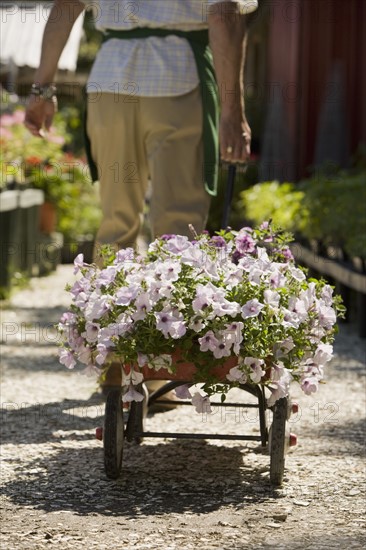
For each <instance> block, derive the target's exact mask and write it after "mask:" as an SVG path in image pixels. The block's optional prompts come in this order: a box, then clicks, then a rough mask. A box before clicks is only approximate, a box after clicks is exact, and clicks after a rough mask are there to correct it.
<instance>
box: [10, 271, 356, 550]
mask: <svg viewBox="0 0 366 550" xmlns="http://www.w3.org/2000/svg"><path fill="white" fill-rule="evenodd" d="M71 277H72V267H71V266H60V267H59V268H58V270H57V272H56V273H54V274H53V275H51V276H49V277H47V278H42V279H35V280H32V283H31V287H30V288H29V289H26V290H23V291H20V292H18V293H17V294H16V295H15V296H14V297H13V299H12V300H11V302H10V304H8V306H7V307H6V308H5V309H4V311H3V314H2V324H1V328H2V333H3V334H2V343H3V352H2V391H1V401H2V468H1V478H2V513H3V519H2V523H1V540H0V542H1V547H2V548H4V550H13V549H27V550H31V549H32V550H33V549H45V548H50V547H52V545H54V546H57V547H58V548H60V549H68V548H73V549H81V548H83V549H89V548H90V549H92V548H96V549H98V550H99V549H112V548H113V549H125V550H130V549H131V550H132V549H141V550H142V549H152V550H178V549H179V550H188V549H195V550H196V549H199V550H209V549H210V550H211V549H220V550H239V549H240V550H241V549H262V548H263V549H265V548H266V549H273V548H277V549H282V548H283V549H291V550H292V549H299V550H300V549H301V550H304V549H309V550H310V549H313V550H319V549H333V548H336V549H338V548H341V549H349V548H351V549H356V548H357V549H360V548H365V547H366V533H365V522H366V520H365V507H366V506H365V503H366V499H365V460H364V459H365V449H364V446H363V444H364V432H365V423H364V417H365V408H366V405H365V394H366V392H365V389H366V387H365V341H364V340H363V341H362V340H360V339H359V338H358V337H357V336H356V335H355V334H356V331H355V330H354V328H353V327H352V326H345V325H343V326H342V327H341V333H340V335H339V336H338V338H337V341H336V346H335V347H336V356H335V359H334V360H333V361H332V364H331V366H330V368H329V369H328V372H329V378H328V381H327V384H326V385H324V386H322V388H321V391H320V392H319V393H318V394H317V395H316V396H315V397H306V396H304V395H300V391H299V390H298V388H297V387H294V388H293V391H292V396H293V398H296V399H297V400H298V402H299V404H300V411H299V413H298V414H297V415H294V416H292V417H291V419H290V425H291V431H293V432H295V433H297V435H298V438H299V442H298V445H297V447H296V448H295V449H293V450H291V451H290V452H289V454H288V455H287V458H286V482H285V485H284V487H283V488H282V489H280V490H274V489H272V488H271V486H270V485H269V476H268V468H269V457H268V455H267V454H265V453H264V452H262V451H261V449H260V448H259V447H258V445H257V444H255V443H248V444H245V445H244V444H241V443H239V442H237V441H228V442H215V441H210V442H207V441H193V440H164V439H156V440H146V441H145V443H143V444H142V445H140V446H137V445H135V444H130V445H128V446H126V448H125V451H124V460H123V476H122V478H121V479H120V480H118V481H109V480H107V479H106V477H105V474H104V470H103V452H102V444H101V442H100V441H97V440H96V439H95V438H94V433H95V427H96V426H99V425H102V423H103V414H104V403H103V401H102V399H101V398H100V397H99V396H98V395H96V394H95V390H96V383H95V380H94V379H90V378H87V377H85V376H81V375H80V374H79V373H77V372H76V371H72V372H69V371H67V370H66V369H65V368H64V367H62V366H60V365H59V364H58V361H57V348H56V346H55V341H56V338H57V336H56V333H55V331H54V330H53V328H52V325H53V323H54V322H56V321H57V320H58V318H59V316H60V314H61V313H62V311H63V310H64V309H65V307H67V305H68V303H69V299H68V297H67V295H66V293H65V292H63V291H62V289H63V288H64V285H65V283H66V281H70V280H71ZM253 415H254V413H253V412H251V413H250V414H249V413H247V414H243V413H239V410H238V409H234V408H233V409H229V410H227V414H226V415H225V414H223V412H221V410H215V411H214V414H213V415H212V416H211V417H210V418H206V417H202V416H199V415H197V414H196V413H194V412H193V411H192V410H190V408H189V407H182V408H181V409H179V413H178V412H177V411H169V412H166V413H163V414H155V415H151V416H149V418H148V429H150V430H153V431H163V430H165V431H174V430H182V431H184V430H185V431H188V432H198V431H202V430H204V431H205V432H208V431H212V432H215V431H218V432H223V433H225V432H228V433H236V432H238V431H246V432H248V431H249V433H250V432H252V431H253V432H254V431H256V430H257V429H258V422H257V420H256V418H254V417H253Z"/></svg>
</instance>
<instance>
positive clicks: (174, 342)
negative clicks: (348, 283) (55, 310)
mask: <svg viewBox="0 0 366 550" xmlns="http://www.w3.org/2000/svg"><path fill="white" fill-rule="evenodd" d="M290 240H291V239H290V236H289V235H288V234H285V233H283V232H281V231H275V230H274V229H273V228H272V227H271V226H270V224H268V223H264V224H262V225H261V226H260V227H259V228H256V229H252V228H249V227H245V228H243V229H241V230H240V231H231V230H228V231H221V232H220V233H218V234H217V235H215V236H213V237H211V236H210V235H208V234H207V233H203V234H201V235H195V237H194V240H192V241H190V240H189V239H188V238H187V237H184V236H180V235H164V236H162V237H161V238H159V239H156V240H155V241H153V242H152V243H151V244H150V246H149V249H148V252H147V254H146V255H145V256H141V255H138V254H137V253H136V252H135V251H134V250H133V249H132V248H127V249H124V250H120V251H118V252H116V253H113V252H112V251H111V250H108V251H107V250H106V251H105V252H104V259H105V265H104V267H103V268H98V267H97V266H96V265H94V264H92V265H87V264H85V263H84V262H83V257H82V256H81V255H80V256H78V257H77V258H76V260H75V273H79V276H78V279H77V281H76V282H75V283H74V284H73V285H72V286H71V287H69V291H70V293H71V295H72V305H71V308H70V311H68V312H66V313H64V314H63V316H62V318H61V322H60V324H59V330H60V332H61V334H62V337H63V344H62V348H61V350H60V361H61V363H63V364H64V365H66V366H67V367H68V368H73V367H74V366H75V364H76V363H77V362H80V363H83V364H85V365H86V371H87V372H92V371H97V372H101V371H102V370H103V369H104V368H105V366H106V365H107V363H108V360H109V358H110V357H111V356H112V355H113V357H114V358H116V357H119V358H120V360H121V365H122V366H123V370H124V376H123V398H122V399H123V401H125V402H126V401H140V400H142V399H143V395H142V394H141V393H139V391H137V386H138V384H140V383H141V382H142V380H143V379H144V378H145V379H146V378H147V377H150V378H162V379H166V378H169V377H170V378H173V379H174V377H177V379H182V378H183V379H186V380H187V379H188V380H191V379H192V381H193V382H200V383H203V386H202V387H201V388H200V389H199V390H198V391H197V392H196V393H195V394H194V395H193V403H194V404H195V406H196V409H197V410H198V411H199V410H202V405H203V403H204V404H205V407H206V410H207V405H208V402H209V397H210V395H212V394H213V393H221V395H222V400H224V399H225V394H226V392H227V391H228V390H229V389H230V388H231V387H233V386H238V385H240V384H253V385H255V384H260V385H264V386H266V387H267V388H268V390H269V392H268V395H269V398H268V405H269V406H272V405H273V404H274V403H275V402H276V401H277V400H278V399H280V398H282V397H286V396H287V395H288V393H289V385H290V382H291V381H297V382H299V384H300V385H301V388H302V390H303V391H304V392H305V393H306V394H311V393H313V392H316V391H317V390H318V386H319V383H320V382H321V381H322V380H323V376H324V372H323V371H324V367H325V365H326V363H327V362H328V361H329V360H330V359H331V357H332V351H333V348H332V342H333V338H334V334H335V332H336V318H337V313H339V314H340V313H341V312H342V309H343V308H342V306H341V304H340V299H339V298H338V297H334V296H333V289H332V287H331V286H330V285H328V284H327V283H326V282H325V281H323V280H316V279H311V278H307V275H306V270H305V269H303V268H301V267H297V266H295V264H294V261H293V257H292V254H291V252H290V250H289V247H288V242H289V241H290ZM149 373H150V376H149ZM179 395H180V396H181V395H182V392H180V393H179ZM188 395H189V392H188V390H187V392H185V397H187V396H188ZM191 397H192V396H191Z"/></svg>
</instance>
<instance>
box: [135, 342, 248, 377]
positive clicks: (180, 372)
mask: <svg viewBox="0 0 366 550" xmlns="http://www.w3.org/2000/svg"><path fill="white" fill-rule="evenodd" d="M181 358H182V355H181V352H180V350H179V349H178V350H176V351H175V352H174V353H173V354H172V359H173V364H174V365H175V366H176V368H177V370H176V373H175V374H172V373H169V372H168V370H167V369H159V370H158V371H155V370H153V369H150V368H149V367H142V368H141V369H140V372H142V374H143V375H144V380H182V381H189V380H192V379H193V377H194V375H195V373H196V371H197V369H196V366H195V365H194V364H193V363H186V362H184V363H178V361H180V360H181ZM237 364H238V358H237V357H228V358H227V359H226V361H225V363H224V364H223V365H220V366H218V367H215V368H213V369H212V370H211V374H212V375H214V376H217V377H218V378H219V379H220V380H223V381H224V380H226V375H227V374H228V372H229V370H230V369H231V368H233V367H235V366H236V365H237ZM197 381H198V380H197ZM205 381H206V380H201V382H205Z"/></svg>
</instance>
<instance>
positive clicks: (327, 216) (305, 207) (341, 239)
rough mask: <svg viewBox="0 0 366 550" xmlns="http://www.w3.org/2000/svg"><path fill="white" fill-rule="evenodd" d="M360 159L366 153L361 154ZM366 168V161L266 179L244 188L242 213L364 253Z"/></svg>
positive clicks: (352, 253)
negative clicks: (295, 180) (295, 177)
mask: <svg viewBox="0 0 366 550" xmlns="http://www.w3.org/2000/svg"><path fill="white" fill-rule="evenodd" d="M361 158H363V157H362V156H361ZM365 204H366V170H365V169H364V167H363V164H362V162H359V163H358V166H357V167H356V168H355V169H352V170H349V171H338V172H333V173H332V172H327V171H320V172H318V173H316V174H314V175H313V176H312V177H311V178H309V179H307V180H304V181H302V182H300V183H299V184H298V185H294V184H292V183H282V184H280V183H278V182H276V181H275V182H265V183H260V184H257V185H254V186H253V187H252V188H250V189H247V190H245V191H243V192H242V193H241V201H240V205H241V208H242V216H243V217H244V218H248V219H249V220H250V221H251V222H254V223H256V224H259V223H261V222H262V221H263V220H266V219H272V221H273V224H274V226H276V227H281V228H282V229H286V230H289V231H292V232H293V233H295V234H296V235H297V237H299V236H300V237H305V238H306V239H308V240H312V239H315V240H319V241H321V242H322V243H323V244H324V245H325V246H330V245H333V246H338V247H341V248H343V249H344V251H345V252H346V253H347V254H348V255H349V256H352V257H353V256H360V257H362V258H366V216H365Z"/></svg>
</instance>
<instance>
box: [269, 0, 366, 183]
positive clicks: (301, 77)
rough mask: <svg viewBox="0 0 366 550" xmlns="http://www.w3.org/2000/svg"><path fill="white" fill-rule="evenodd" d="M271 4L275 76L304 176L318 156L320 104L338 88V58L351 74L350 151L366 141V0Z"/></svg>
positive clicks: (271, 69)
mask: <svg viewBox="0 0 366 550" xmlns="http://www.w3.org/2000/svg"><path fill="white" fill-rule="evenodd" d="M269 5H270V37H269V52H268V59H269V78H270V81H271V83H272V85H273V83H276V84H277V83H280V85H281V89H282V95H283V97H284V99H285V105H286V114H287V124H288V128H289V133H290V136H291V140H292V143H293V145H294V150H295V159H294V160H295V163H296V171H297V176H298V177H302V176H304V175H306V172H307V167H309V166H310V165H311V164H312V162H313V160H314V146H315V140H316V133H317V125H318V117H319V111H320V108H321V106H322V104H323V102H324V100H325V99H326V98H329V100H331V98H332V94H333V93H334V89H332V86H330V87H329V88H328V89H327V87H326V83H327V79H328V78H329V77H330V74H331V70H332V67H333V65H334V62H336V61H340V62H341V64H342V67H343V70H344V76H345V84H346V86H345V87H346V90H345V92H346V105H347V119H348V126H349V135H348V136H347V137H348V140H349V150H350V151H351V152H354V151H355V149H356V147H357V145H358V144H359V143H360V142H361V141H364V142H365V141H366V0H347V1H345V0H291V1H290V0H274V1H271V2H270V4H269ZM289 161H290V159H289Z"/></svg>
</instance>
